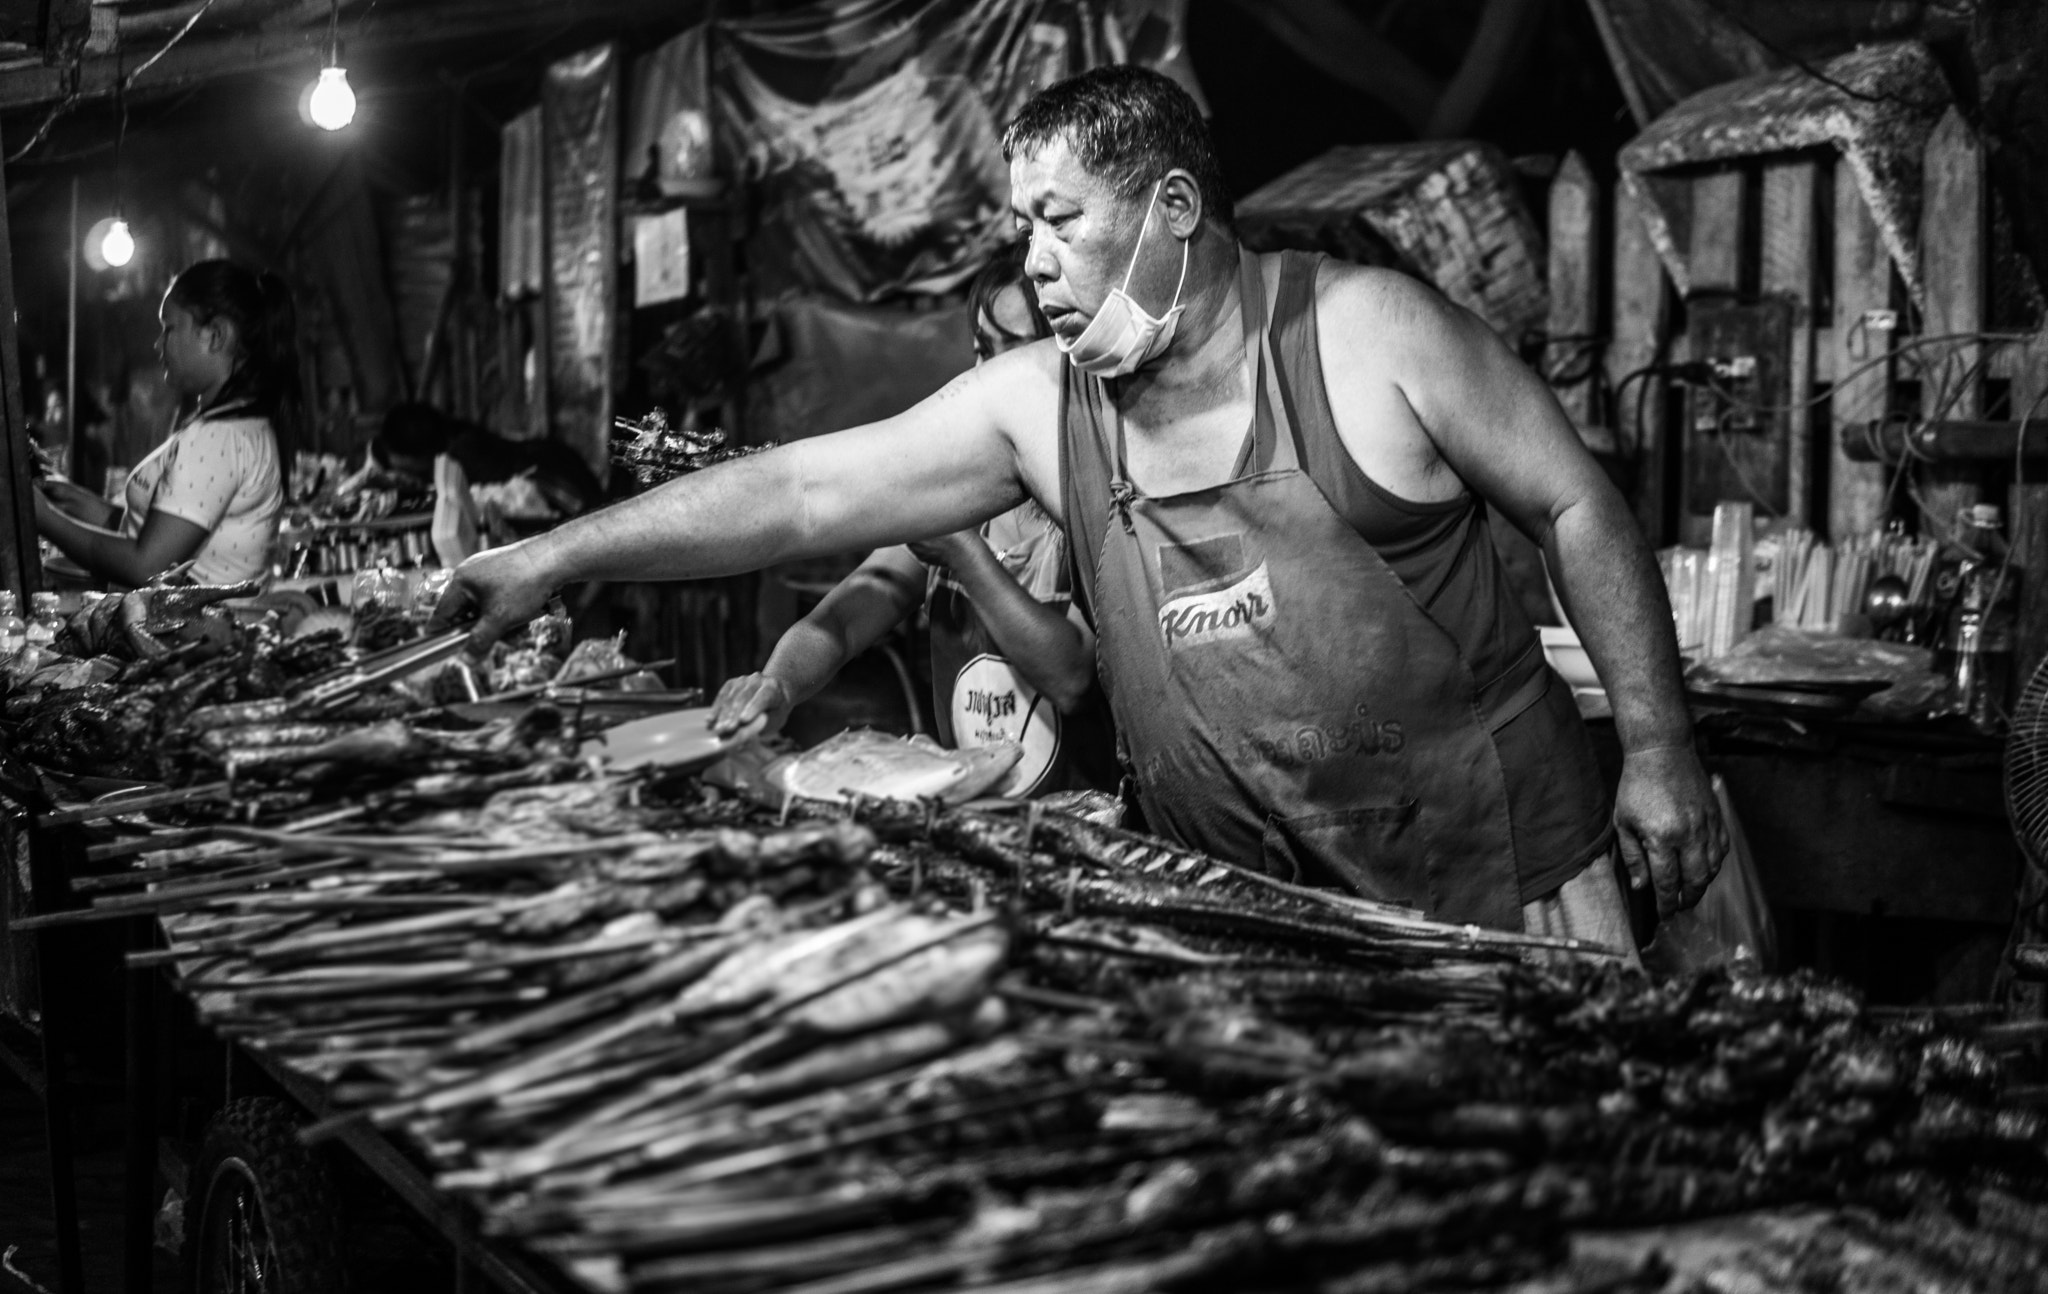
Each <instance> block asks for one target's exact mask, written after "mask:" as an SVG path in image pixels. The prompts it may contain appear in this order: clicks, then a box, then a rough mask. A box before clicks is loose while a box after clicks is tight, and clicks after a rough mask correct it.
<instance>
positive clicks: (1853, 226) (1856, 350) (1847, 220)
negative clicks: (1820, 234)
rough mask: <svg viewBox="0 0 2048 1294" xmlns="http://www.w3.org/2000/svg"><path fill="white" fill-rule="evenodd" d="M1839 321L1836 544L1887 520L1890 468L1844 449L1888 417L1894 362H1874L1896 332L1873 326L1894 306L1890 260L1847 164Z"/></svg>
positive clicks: (1832, 528) (1839, 244)
mask: <svg viewBox="0 0 2048 1294" xmlns="http://www.w3.org/2000/svg"><path fill="white" fill-rule="evenodd" d="M1833 270H1834V275H1835V326H1834V329H1833V333H1834V335H1833V337H1831V338H1830V339H1829V341H1830V344H1831V345H1832V347H1833V349H1834V354H1833V356H1832V357H1831V359H1832V361H1833V363H1832V365H1831V369H1832V373H1833V376H1834V382H1835V386H1834V390H1833V393H1832V397H1831V401H1830V404H1831V412H1832V414H1833V417H1832V421H1833V423H1834V435H1833V441H1834V445H1833V450H1832V455H1831V457H1830V459H1829V467H1828V535H1829V537H1830V538H1831V539H1833V540H1834V541H1835V542H1836V543H1837V544H1839V543H1841V542H1842V541H1844V540H1846V539H1848V538H1849V537H1850V536H1852V535H1860V534H1863V533H1865V532H1867V531H1871V530H1875V529H1876V528H1877V527H1878V526H1880V525H1881V524H1883V522H1884V519H1885V513H1886V510H1887V508H1888V507H1889V506H1890V500H1889V499H1887V498H1886V489H1885V487H1886V484H1887V481H1888V479H1889V478H1888V475H1887V473H1888V470H1889V469H1887V468H1886V467H1885V465H1884V464H1883V463H1858V462H1852V461H1851V460H1850V459H1849V457H1848V455H1847V454H1846V453H1845V452H1844V450H1843V445H1844V444H1846V443H1847V440H1848V439H1849V438H1853V437H1858V436H1861V435H1862V434H1863V431H1862V428H1863V424H1865V423H1867V422H1873V421H1875V420H1877V419H1879V418H1882V417H1884V415H1885V400H1886V395H1887V393H1888V391H1889V389H1890V385H1891V366H1890V365H1889V364H1885V363H1876V362H1874V361H1878V360H1881V359H1883V357H1884V356H1885V355H1886V354H1887V353H1889V352H1890V350H1891V348H1892V339H1893V337H1894V335H1895V334H1893V333H1891V332H1888V331H1885V330H1884V329H1880V328H1872V327H1870V326H1869V323H1868V316H1869V315H1870V313H1871V312H1872V311H1875V310H1885V309H1888V308H1889V307H1890V305H1891V285H1892V263H1891V257H1890V256H1888V255H1887V254H1886V252H1885V248H1884V242H1883V240H1882V239H1881V238H1879V237H1878V232H1877V219H1876V217H1874V216H1872V215H1871V214H1870V206H1869V204H1868V203H1866V202H1864V200H1863V193H1862V191H1861V190H1860V189H1858V188H1857V186H1856V183H1855V181H1854V180H1853V179H1852V178H1851V177H1850V175H1849V174H1848V171H1847V168H1843V169H1842V170H1840V171H1838V172H1837V174H1836V180H1835V263H1834V267H1833Z"/></svg>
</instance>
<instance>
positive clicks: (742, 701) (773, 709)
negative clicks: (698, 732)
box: [711, 674, 796, 737]
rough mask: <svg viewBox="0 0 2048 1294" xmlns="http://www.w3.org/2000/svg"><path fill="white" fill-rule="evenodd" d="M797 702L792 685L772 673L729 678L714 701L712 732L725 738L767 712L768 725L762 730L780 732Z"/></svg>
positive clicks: (712, 707)
mask: <svg viewBox="0 0 2048 1294" xmlns="http://www.w3.org/2000/svg"><path fill="white" fill-rule="evenodd" d="M795 705H796V698H795V697H794V696H793V695H791V693H790V690H789V685H788V684H787V683H784V682H783V681H782V680H781V679H779V678H775V677H773V676H771V675H768V674H746V675H742V676H741V677H739V678H729V679H727V680H726V681H725V686H724V687H722V688H719V689H718V699H717V700H716V701H714V702H713V703H712V706H711V731H713V732H715V733H717V734H718V735H719V736H721V737H724V736H727V735H729V734H731V733H734V732H737V731H739V730H740V729H741V728H744V727H745V726H746V725H747V724H749V723H752V722H753V721H754V720H755V719H756V718H759V717H761V716H764V715H765V716H766V717H767V726H766V727H764V728H763V729H762V731H764V732H780V731H781V730H782V725H783V724H784V723H786V722H787V721H788V719H789V712H790V710H791V709H792V708H793V707H794V706H795Z"/></svg>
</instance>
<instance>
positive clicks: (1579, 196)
mask: <svg viewBox="0 0 2048 1294" xmlns="http://www.w3.org/2000/svg"><path fill="white" fill-rule="evenodd" d="M1599 326H1600V184H1599V182H1598V181H1597V180H1595V179H1594V178H1593V172H1592V171H1591V170H1590V169H1588V168H1587V166H1586V159H1585V158H1583V157H1581V156H1579V155H1578V154H1577V153H1567V154H1565V159H1564V165H1562V166H1560V167H1559V168H1558V171H1557V179H1556V180H1554V181H1553V182H1552V183H1551V186H1550V320H1549V324H1548V332H1549V345H1548V346H1546V347H1545V349H1544V353H1543V364H1544V370H1545V372H1546V374H1556V375H1558V376H1562V377H1567V378H1569V377H1571V376H1572V375H1574V374H1578V373H1585V374H1586V375H1587V380H1586V381H1583V382H1574V383H1571V384H1569V385H1565V386H1561V387H1559V388H1558V391H1557V399H1558V403H1560V404H1562V405H1563V406H1564V411H1565V413H1567V414H1568V415H1570V417H1571V420H1572V423H1573V425H1574V426H1576V427H1577V428H1578V429H1579V435H1580V437H1581V438H1582V439H1584V440H1585V441H1586V442H1587V443H1588V444H1589V445H1592V446H1593V447H1594V448H1595V449H1611V448H1612V447H1613V441H1612V429H1611V428H1608V429H1607V430H1608V432H1609V435H1607V436H1602V437H1597V438H1596V437H1595V436H1594V435H1592V434H1590V433H1592V431H1593V429H1594V428H1595V427H1597V426H1598V425H1599V423H1600V410H1599V407H1598V404H1597V402H1596V401H1595V399H1594V396H1595V394H1596V393H1597V390H1598V386H1599V384H1598V383H1597V382H1594V381H1593V380H1592V375H1593V373H1594V372H1595V371H1596V370H1597V367H1598V355H1599V349H1598V343H1597V342H1596V341H1595V339H1594V336H1593V334H1594V332H1595V331H1596V330H1597V329H1598V328H1599ZM1601 441H1604V442H1606V443H1599V442H1601Z"/></svg>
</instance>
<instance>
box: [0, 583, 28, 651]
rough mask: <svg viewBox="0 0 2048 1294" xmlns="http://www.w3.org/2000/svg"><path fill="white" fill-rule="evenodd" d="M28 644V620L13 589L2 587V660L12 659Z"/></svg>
mask: <svg viewBox="0 0 2048 1294" xmlns="http://www.w3.org/2000/svg"><path fill="white" fill-rule="evenodd" d="M27 644H28V622H27V621H26V620H23V619H22V618H21V602H20V600H19V599H17V598H16V597H15V596H14V590H13V589H0V661H10V660H13V659H14V658H15V657H16V656H19V655H20V654H21V649H22V648H23V647H24V646H26V645H27Z"/></svg>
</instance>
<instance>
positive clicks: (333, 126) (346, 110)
mask: <svg viewBox="0 0 2048 1294" xmlns="http://www.w3.org/2000/svg"><path fill="white" fill-rule="evenodd" d="M306 111H307V113H308V114H309V115H310V116H311V117H312V118H313V124H314V125H316V126H318V127H320V129H322V130H340V129H341V128H342V127H343V126H346V125H348V123H350V122H351V121H354V120H355V119H356V92H355V91H354V90H351V89H349V85H348V71H347V69H345V68H339V67H323V68H321V69H320V79H319V80H318V81H316V82H314V83H313V93H312V95H311V97H310V98H308V100H307V101H306Z"/></svg>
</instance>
